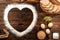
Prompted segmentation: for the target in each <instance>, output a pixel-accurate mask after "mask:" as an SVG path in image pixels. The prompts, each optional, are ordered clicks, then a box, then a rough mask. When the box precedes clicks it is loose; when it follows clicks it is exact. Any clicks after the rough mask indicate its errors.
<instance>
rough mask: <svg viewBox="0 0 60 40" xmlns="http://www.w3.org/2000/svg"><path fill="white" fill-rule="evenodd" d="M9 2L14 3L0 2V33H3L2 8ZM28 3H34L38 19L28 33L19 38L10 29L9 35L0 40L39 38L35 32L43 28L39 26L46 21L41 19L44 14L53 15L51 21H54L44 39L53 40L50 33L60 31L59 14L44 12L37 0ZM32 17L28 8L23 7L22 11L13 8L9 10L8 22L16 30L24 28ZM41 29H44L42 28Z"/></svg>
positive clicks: (34, 39) (30, 39)
mask: <svg viewBox="0 0 60 40" xmlns="http://www.w3.org/2000/svg"><path fill="white" fill-rule="evenodd" d="M10 3H14V2H11V1H10V0H9V1H2V2H0V32H1V33H0V34H3V33H4V32H3V31H2V29H4V28H5V25H4V20H3V15H4V9H5V7H6V6H7V5H8V4H10ZM15 3H19V2H17V1H16V2H15ZM28 3H29V2H28ZM30 4H31V5H34V6H35V8H36V10H37V12H38V13H37V14H38V21H37V24H36V25H35V28H34V29H33V30H32V31H31V32H30V33H28V34H27V35H25V36H23V37H21V38H19V37H16V36H15V35H13V34H12V33H10V31H9V33H10V35H9V37H8V38H4V39H1V40H39V39H38V38H37V32H38V31H40V30H43V29H41V28H40V24H41V23H45V24H46V23H47V22H45V21H44V19H43V18H44V17H45V16H52V17H53V20H52V22H53V23H54V26H53V28H52V29H51V34H50V35H47V37H46V38H45V40H53V38H52V33H53V32H58V33H60V29H59V28H60V27H59V26H60V15H54V14H47V13H45V12H44V11H43V10H42V9H41V8H40V6H39V5H40V4H39V2H38V3H30ZM32 19H33V14H32V12H31V11H30V10H29V9H23V10H22V11H20V10H19V9H17V8H14V9H12V10H11V11H10V12H9V22H10V24H11V25H12V26H13V27H14V28H15V29H16V30H18V31H23V30H25V29H26V28H27V26H29V25H30V23H31V21H32ZM57 26H58V27H57ZM56 27H57V28H56ZM43 31H45V30H43Z"/></svg>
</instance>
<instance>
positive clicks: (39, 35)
mask: <svg viewBox="0 0 60 40" xmlns="http://www.w3.org/2000/svg"><path fill="white" fill-rule="evenodd" d="M37 37H38V39H41V40H43V39H45V37H46V34H45V32H44V31H39V32H38V33H37Z"/></svg>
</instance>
